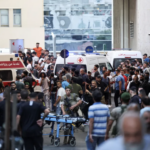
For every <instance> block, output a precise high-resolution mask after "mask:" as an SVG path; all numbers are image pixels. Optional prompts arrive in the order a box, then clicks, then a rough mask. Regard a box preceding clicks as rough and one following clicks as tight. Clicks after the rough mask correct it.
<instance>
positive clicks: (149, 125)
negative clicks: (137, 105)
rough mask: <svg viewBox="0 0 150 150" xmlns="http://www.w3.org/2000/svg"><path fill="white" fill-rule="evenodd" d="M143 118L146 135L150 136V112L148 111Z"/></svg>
mask: <svg viewBox="0 0 150 150" xmlns="http://www.w3.org/2000/svg"><path fill="white" fill-rule="evenodd" d="M142 118H143V119H144V121H145V124H146V133H147V134H150V110H147V111H145V112H144V113H143V115H142Z"/></svg>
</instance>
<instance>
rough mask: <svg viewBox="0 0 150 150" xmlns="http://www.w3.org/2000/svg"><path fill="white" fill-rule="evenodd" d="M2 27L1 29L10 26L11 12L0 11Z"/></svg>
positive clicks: (6, 10)
mask: <svg viewBox="0 0 150 150" xmlns="http://www.w3.org/2000/svg"><path fill="white" fill-rule="evenodd" d="M0 25H1V27H8V26H9V10H8V9H1V10H0Z"/></svg>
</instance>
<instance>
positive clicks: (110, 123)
mask: <svg viewBox="0 0 150 150" xmlns="http://www.w3.org/2000/svg"><path fill="white" fill-rule="evenodd" d="M113 122H114V120H111V119H109V120H108V124H107V130H106V135H105V140H107V139H109V131H110V129H111V127H112V124H113Z"/></svg>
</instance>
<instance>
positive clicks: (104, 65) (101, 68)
mask: <svg viewBox="0 0 150 150" xmlns="http://www.w3.org/2000/svg"><path fill="white" fill-rule="evenodd" d="M103 67H106V64H105V63H100V64H99V68H100V71H102V70H103Z"/></svg>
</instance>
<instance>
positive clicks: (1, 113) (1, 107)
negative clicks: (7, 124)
mask: <svg viewBox="0 0 150 150" xmlns="http://www.w3.org/2000/svg"><path fill="white" fill-rule="evenodd" d="M4 121H5V99H4V100H3V101H1V102H0V127H2V126H3V124H4Z"/></svg>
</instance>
